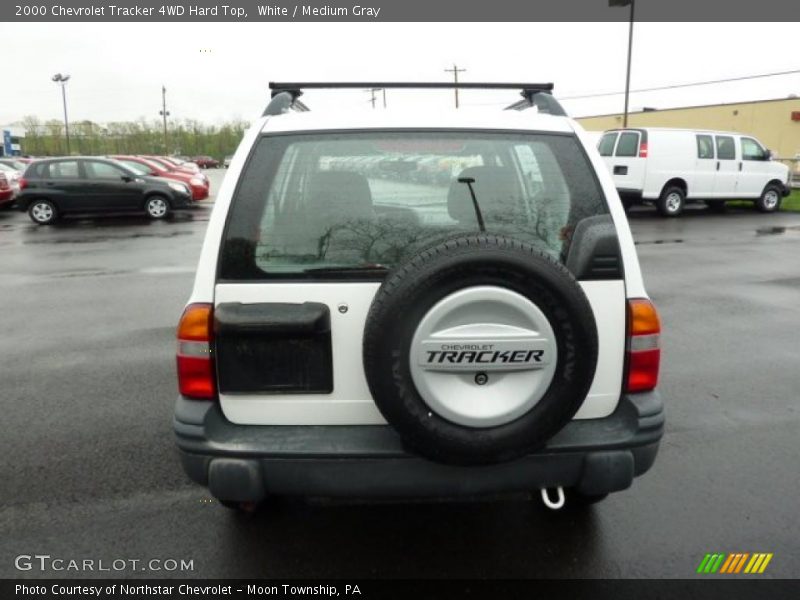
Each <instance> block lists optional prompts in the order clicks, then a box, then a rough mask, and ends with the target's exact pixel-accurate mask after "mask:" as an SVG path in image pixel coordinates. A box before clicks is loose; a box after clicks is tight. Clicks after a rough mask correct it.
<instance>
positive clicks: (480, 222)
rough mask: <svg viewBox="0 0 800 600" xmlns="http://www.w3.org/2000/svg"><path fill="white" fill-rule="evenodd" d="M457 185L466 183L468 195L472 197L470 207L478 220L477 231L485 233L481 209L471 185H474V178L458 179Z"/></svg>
mask: <svg viewBox="0 0 800 600" xmlns="http://www.w3.org/2000/svg"><path fill="white" fill-rule="evenodd" d="M458 183H466V184H467V187H468V188H469V195H470V196H472V207H473V208H474V209H475V218H477V219H478V229H480V231H481V233H486V225H484V223H483V214H481V207H480V206H478V198H476V197H475V190H474V189H473V187H472V184H473V183H475V178H474V177H459V178H458Z"/></svg>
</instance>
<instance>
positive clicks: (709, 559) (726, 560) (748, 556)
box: [697, 552, 773, 575]
mask: <svg viewBox="0 0 800 600" xmlns="http://www.w3.org/2000/svg"><path fill="white" fill-rule="evenodd" d="M772 556H773V555H772V552H769V553H767V552H753V553H750V552H734V553H731V554H727V553H724V552H716V553H713V554H706V555H705V556H704V557H703V560H702V561H700V565H699V566H698V567H697V572H698V573H700V574H703V575H711V574H714V573H721V574H725V575H737V574H739V573H744V574H748V575H756V574H760V573H763V572H764V571H766V569H767V565H768V564H769V562H770V561H771V560H772Z"/></svg>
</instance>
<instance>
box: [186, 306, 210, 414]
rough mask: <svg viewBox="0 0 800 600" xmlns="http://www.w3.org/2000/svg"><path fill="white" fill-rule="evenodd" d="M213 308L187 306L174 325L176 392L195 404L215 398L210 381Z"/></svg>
mask: <svg viewBox="0 0 800 600" xmlns="http://www.w3.org/2000/svg"><path fill="white" fill-rule="evenodd" d="M213 321H214V307H213V306H212V305H211V304H190V305H189V306H187V307H186V310H184V311H183V315H182V316H181V321H180V324H179V325H178V355H177V356H178V389H179V390H180V393H181V395H183V396H185V397H187V398H195V399H198V400H209V399H213V398H216V397H217V383H216V380H215V378H214V358H213V357H212V355H211V343H212V342H213Z"/></svg>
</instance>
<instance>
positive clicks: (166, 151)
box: [158, 85, 169, 155]
mask: <svg viewBox="0 0 800 600" xmlns="http://www.w3.org/2000/svg"><path fill="white" fill-rule="evenodd" d="M158 114H160V115H161V116H162V117H163V119H164V154H165V155H167V154H169V144H168V140H167V117H168V116H169V111H168V110H167V88H166V87H165V86H164V85H162V86H161V110H160V111H158Z"/></svg>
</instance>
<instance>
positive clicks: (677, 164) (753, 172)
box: [597, 127, 791, 217]
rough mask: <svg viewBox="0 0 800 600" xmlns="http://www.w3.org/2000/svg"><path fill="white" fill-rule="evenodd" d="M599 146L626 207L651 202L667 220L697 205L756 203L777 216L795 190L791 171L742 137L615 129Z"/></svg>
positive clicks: (688, 131)
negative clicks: (742, 201) (792, 190)
mask: <svg viewBox="0 0 800 600" xmlns="http://www.w3.org/2000/svg"><path fill="white" fill-rule="evenodd" d="M597 147H598V150H599V151H600V155H601V156H602V157H604V160H605V162H606V164H607V165H608V168H609V170H610V171H611V174H612V176H613V178H614V184H615V185H616V187H617V191H618V192H619V194H620V197H621V198H622V199H623V202H624V203H625V205H626V206H630V205H631V204H633V203H635V202H641V201H645V202H651V203H654V204H655V205H656V207H657V208H658V210H659V212H660V213H661V214H662V215H663V216H665V217H677V216H678V215H680V214H681V212H683V208H684V206H685V204H686V202H692V201H696V200H704V201H705V202H706V204H708V205H709V207H711V208H712V209H721V208H724V206H725V201H726V200H743V199H745V200H753V201H755V205H756V207H757V208H758V209H759V210H760V211H762V212H774V211H776V210H778V208H779V207H780V203H781V198H783V197H784V196H787V195H788V194H789V192H790V191H791V189H790V187H789V185H788V183H789V168H788V167H787V166H786V165H783V164H781V163H778V162H773V161H772V160H771V158H772V154H771V152H770V151H769V150H767V149H766V148H764V146H763V144H761V143H760V142H759V141H758V140H757V139H755V138H754V137H751V136H748V135H743V134H740V133H733V132H724V131H702V130H689V129H666V128H658V127H645V128H637V129H612V130H610V131H607V132H605V134H603V137H602V138H600V142H599V143H598V145H597Z"/></svg>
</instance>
